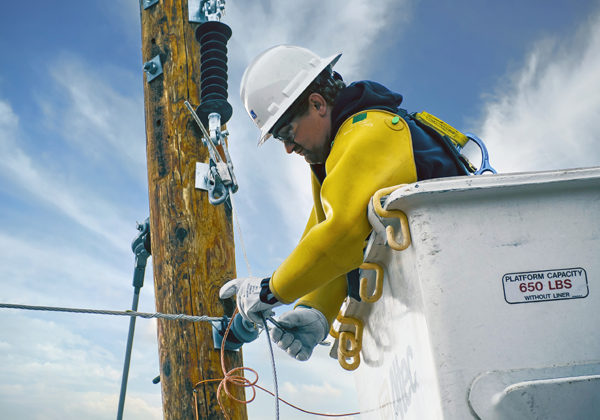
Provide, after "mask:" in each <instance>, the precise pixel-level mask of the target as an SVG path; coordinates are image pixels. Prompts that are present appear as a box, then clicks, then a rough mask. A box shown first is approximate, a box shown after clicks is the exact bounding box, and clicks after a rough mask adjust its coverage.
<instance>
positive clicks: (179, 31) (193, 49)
mask: <svg viewBox="0 0 600 420" xmlns="http://www.w3.org/2000/svg"><path fill="white" fill-rule="evenodd" d="M140 10H141V22H142V56H143V60H144V62H146V61H148V60H150V59H151V58H152V57H154V56H156V55H157V54H159V55H160V57H161V62H162V65H163V74H162V75H160V76H159V77H157V78H156V79H154V80H153V81H151V82H150V83H147V82H146V78H145V77H144V96H145V101H144V106H145V114H146V138H147V158H148V185H149V201H150V226H151V229H152V264H153V270H154V287H155V293H156V310H157V311H159V312H166V313H185V314H192V315H210V316H220V315H222V314H223V306H222V305H221V303H220V301H219V299H218V291H219V287H220V286H221V285H222V284H223V283H224V282H225V281H226V280H228V279H231V278H235V253H234V242H233V229H232V220H231V214H230V213H229V212H226V210H225V207H224V206H223V205H220V206H216V207H215V206H212V205H211V204H210V203H209V202H208V196H207V193H206V192H205V191H201V190H196V189H195V188H194V181H195V165H196V162H198V161H199V162H207V161H208V151H207V150H206V148H205V147H204V146H203V145H202V142H201V136H200V130H199V129H198V128H197V127H196V126H195V122H194V121H193V120H192V118H191V116H190V114H189V112H188V111H187V109H186V107H185V106H184V101H185V100H188V101H189V102H190V103H192V104H198V103H199V100H200V99H199V98H200V45H199V44H198V42H197V41H196V39H195V30H196V28H197V26H198V24H196V23H191V22H188V18H187V17H188V12H187V1H186V0H161V1H160V2H159V3H158V4H156V5H154V6H152V7H151V8H149V9H146V10H144V9H143V8H142V7H140ZM158 342H159V360H160V379H161V386H162V398H163V413H164V418H165V419H166V420H174V419H178V420H179V419H185V420H189V419H193V418H194V403H193V401H194V399H193V386H194V385H195V384H196V383H197V382H198V381H200V380H202V379H208V378H220V377H222V372H221V366H220V360H219V352H218V351H217V350H215V349H213V343H212V333H211V328H210V326H209V325H208V324H206V323H189V322H184V321H169V320H159V321H158ZM226 364H227V367H228V368H232V367H235V366H241V365H242V355H241V352H240V353H235V352H227V357H226ZM216 390H217V384H209V385H205V386H202V387H201V388H200V389H199V390H198V397H199V398H198V399H199V407H198V410H199V415H200V418H202V419H217V418H224V416H223V414H222V413H221V411H220V409H219V406H218V403H217V397H216ZM236 397H237V398H240V399H243V398H244V392H243V390H242V389H237V391H236ZM225 405H226V409H227V411H228V413H229V415H230V417H231V418H233V419H245V418H247V415H246V407H245V406H244V405H240V404H237V403H234V402H231V401H230V400H228V399H227V398H225Z"/></svg>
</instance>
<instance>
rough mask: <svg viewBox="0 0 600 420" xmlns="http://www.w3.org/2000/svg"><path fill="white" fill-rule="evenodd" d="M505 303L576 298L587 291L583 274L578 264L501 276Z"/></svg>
mask: <svg viewBox="0 0 600 420" xmlns="http://www.w3.org/2000/svg"><path fill="white" fill-rule="evenodd" d="M502 286H503V287H504V299H506V301H507V302H508V303H528V302H544V301H548V300H563V299H580V298H584V297H586V296H587V295H588V294H589V289H588V282H587V273H586V272H585V270H584V269H583V268H581V267H577V268H559V269H557V270H541V271H525V272H522V273H508V274H505V275H503V276H502Z"/></svg>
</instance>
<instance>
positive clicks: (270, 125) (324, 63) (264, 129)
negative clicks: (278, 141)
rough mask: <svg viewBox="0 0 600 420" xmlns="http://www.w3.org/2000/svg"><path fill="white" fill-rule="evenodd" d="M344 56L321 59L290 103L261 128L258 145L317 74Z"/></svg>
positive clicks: (290, 99) (337, 55) (269, 134)
mask: <svg viewBox="0 0 600 420" xmlns="http://www.w3.org/2000/svg"><path fill="white" fill-rule="evenodd" d="M341 56H342V53H338V54H334V55H332V56H330V57H327V58H324V59H323V60H322V61H321V65H319V66H317V67H315V68H314V69H313V70H312V71H311V72H310V73H309V74H308V75H307V77H306V83H302V84H300V85H299V86H298V87H297V88H296V89H295V91H294V92H293V93H292V94H291V95H290V98H289V100H288V103H287V104H286V106H282V107H280V108H279V110H277V112H276V113H275V114H274V115H273V116H272V117H270V118H269V119H268V120H267V122H266V123H265V124H264V125H263V126H262V128H261V132H260V138H259V139H258V144H257V146H260V145H261V144H263V143H264V142H265V141H267V140H268V139H269V137H271V133H269V131H271V129H272V128H273V126H275V124H276V123H277V121H278V120H279V119H280V118H281V117H282V116H283V114H284V113H285V112H286V111H287V110H288V109H289V107H290V106H291V105H292V103H293V102H294V101H295V100H296V99H297V98H298V97H299V96H300V95H301V94H302V92H304V90H305V89H306V88H307V87H308V86H309V85H310V84H311V83H312V81H313V80H315V79H316V78H317V76H318V75H319V74H320V73H321V72H322V71H323V70H325V69H326V68H327V66H331V67H333V66H335V64H336V63H337V62H338V60H339V59H340V57H341Z"/></svg>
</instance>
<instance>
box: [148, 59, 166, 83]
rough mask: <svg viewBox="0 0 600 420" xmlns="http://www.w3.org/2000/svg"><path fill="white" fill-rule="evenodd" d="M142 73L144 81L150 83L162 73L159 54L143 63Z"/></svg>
mask: <svg viewBox="0 0 600 420" xmlns="http://www.w3.org/2000/svg"><path fill="white" fill-rule="evenodd" d="M144 73H146V82H148V83H150V82H151V81H153V80H154V79H156V78H157V77H158V76H160V75H161V74H162V73H163V67H162V63H161V62H160V55H157V56H156V57H154V58H152V60H150V61H146V62H145V63H144Z"/></svg>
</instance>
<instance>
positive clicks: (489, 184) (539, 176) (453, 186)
mask: <svg viewBox="0 0 600 420" xmlns="http://www.w3.org/2000/svg"><path fill="white" fill-rule="evenodd" d="M599 181H600V166H595V167H587V168H573V169H560V170H551V171H534V172H514V173H507V174H496V175H466V176H457V177H448V178H438V179H428V180H424V181H417V182H414V183H412V184H406V185H404V186H401V187H399V188H398V189H397V190H395V191H394V192H392V193H391V194H390V195H389V197H388V198H387V200H386V202H385V204H384V208H385V209H389V210H392V209H402V206H403V205H405V204H408V203H409V202H411V201H413V200H416V199H417V198H418V199H419V200H424V199H426V197H432V199H433V197H437V196H439V195H441V194H446V193H454V192H473V193H475V192H479V193H481V194H489V193H490V190H493V191H494V194H496V193H497V191H498V190H502V191H506V192H509V191H508V190H515V189H539V188H541V187H542V186H547V187H548V188H552V187H553V186H557V184H561V183H586V182H590V183H593V184H595V185H598V182H599Z"/></svg>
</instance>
